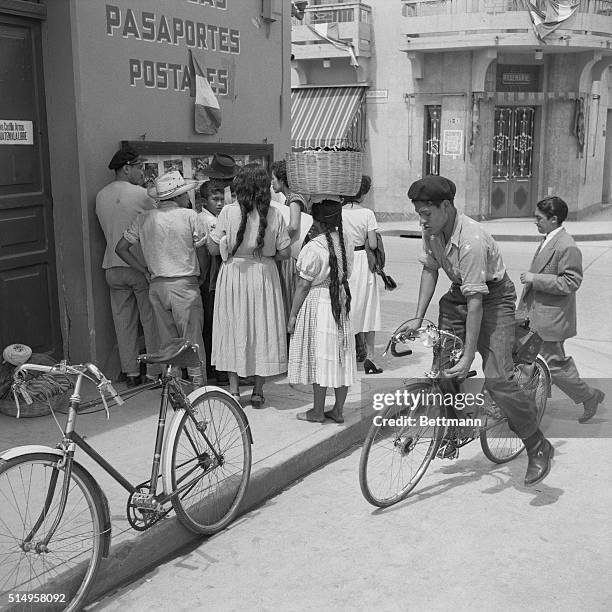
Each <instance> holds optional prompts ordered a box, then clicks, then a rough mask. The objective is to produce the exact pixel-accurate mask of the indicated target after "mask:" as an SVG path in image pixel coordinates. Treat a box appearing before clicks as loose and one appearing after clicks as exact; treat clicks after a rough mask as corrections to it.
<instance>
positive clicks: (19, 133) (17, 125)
mask: <svg viewBox="0 0 612 612" xmlns="http://www.w3.org/2000/svg"><path fill="white" fill-rule="evenodd" d="M31 144H34V125H33V123H32V122H31V121H22V120H21V119H0V145H31Z"/></svg>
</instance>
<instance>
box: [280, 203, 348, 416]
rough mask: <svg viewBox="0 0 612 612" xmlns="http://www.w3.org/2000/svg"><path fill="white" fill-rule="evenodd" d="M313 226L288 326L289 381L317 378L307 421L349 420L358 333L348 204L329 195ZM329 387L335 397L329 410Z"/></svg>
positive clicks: (301, 257) (299, 269) (301, 259)
mask: <svg viewBox="0 0 612 612" xmlns="http://www.w3.org/2000/svg"><path fill="white" fill-rule="evenodd" d="M312 218H313V223H312V226H313V230H314V231H315V232H318V233H317V235H316V236H315V237H314V238H313V239H312V240H310V241H309V242H308V243H307V244H306V245H305V246H304V248H303V249H302V250H301V251H300V255H299V257H298V260H297V264H296V265H297V272H298V275H299V278H298V281H297V287H296V291H295V296H294V298H293V304H292V306H291V313H290V316H289V322H288V325H287V329H288V331H289V333H291V334H292V339H291V344H290V348H289V382H290V383H292V384H305V385H308V384H312V386H313V391H314V407H313V408H312V409H311V410H308V411H306V412H302V413H299V414H298V415H297V418H298V419H300V420H302V421H310V422H314V423H323V422H324V420H325V417H327V418H330V419H332V420H334V421H336V422H337V423H342V422H344V417H343V415H342V411H343V408H344V402H345V401H346V396H347V393H348V388H349V386H350V385H352V384H353V382H354V381H355V374H356V370H357V364H356V362H355V338H354V335H353V330H352V327H351V322H350V319H349V313H350V309H351V292H350V289H349V284H348V278H349V276H350V272H351V267H352V263H353V251H352V249H351V248H349V247H348V246H347V245H346V244H345V240H344V235H343V233H342V204H341V203H340V202H336V201H334V200H323V201H322V202H317V203H315V204H313V207H312ZM327 387H333V388H334V392H335V400H336V401H335V403H334V407H333V409H332V410H330V411H328V412H325V394H326V391H327Z"/></svg>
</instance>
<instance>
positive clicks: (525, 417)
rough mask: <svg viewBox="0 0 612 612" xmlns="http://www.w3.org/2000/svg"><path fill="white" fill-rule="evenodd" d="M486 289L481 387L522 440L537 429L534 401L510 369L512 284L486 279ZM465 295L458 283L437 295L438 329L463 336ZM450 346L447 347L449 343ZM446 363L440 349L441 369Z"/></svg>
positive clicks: (480, 349)
mask: <svg viewBox="0 0 612 612" xmlns="http://www.w3.org/2000/svg"><path fill="white" fill-rule="evenodd" d="M487 285H488V288H489V293H488V294H487V295H484V296H483V299H482V323H481V325H480V335H479V336H478V343H477V350H478V352H479V353H480V355H481V357H482V366H483V370H484V376H485V389H486V390H487V391H488V392H489V394H490V395H491V398H492V399H493V401H494V402H495V403H496V404H497V406H498V407H499V408H500V410H501V411H502V413H503V414H504V415H505V416H506V417H507V418H508V424H509V425H510V428H511V429H512V431H514V432H515V433H516V434H517V435H518V436H519V437H520V438H521V439H522V440H525V439H526V438H528V437H529V436H531V435H532V434H534V433H535V432H536V431H537V429H538V424H537V420H536V415H537V409H536V405H535V401H534V399H533V398H530V397H529V395H527V394H526V393H525V392H524V391H523V390H522V389H521V388H520V387H519V385H518V383H517V381H516V378H515V376H514V371H513V362H512V346H513V344H514V318H515V317H514V310H515V309H514V304H515V302H516V292H515V290H514V284H513V283H512V281H511V280H510V279H509V278H508V276H506V277H505V278H504V279H502V280H501V281H497V282H492V283H487ZM466 318H467V299H466V298H465V296H464V295H463V294H462V293H461V290H460V288H459V286H458V285H452V286H451V288H450V290H449V291H448V293H446V294H445V295H443V296H442V297H441V298H440V316H439V321H438V325H439V327H440V329H444V330H447V331H452V332H453V333H454V334H456V335H457V336H459V337H460V338H462V339H465V322H466ZM449 348H450V347H449ZM448 367H450V362H449V355H448V353H447V352H446V351H443V352H442V357H441V369H443V370H444V369H446V368H448Z"/></svg>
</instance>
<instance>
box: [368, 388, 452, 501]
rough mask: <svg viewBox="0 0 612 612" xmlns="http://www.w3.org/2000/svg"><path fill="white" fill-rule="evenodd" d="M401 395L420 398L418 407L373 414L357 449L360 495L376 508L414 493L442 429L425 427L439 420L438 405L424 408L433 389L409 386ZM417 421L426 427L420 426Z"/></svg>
mask: <svg viewBox="0 0 612 612" xmlns="http://www.w3.org/2000/svg"><path fill="white" fill-rule="evenodd" d="M405 391H406V394H405V396H404V397H406V398H416V397H420V398H422V399H421V403H420V404H419V405H418V406H417V405H416V404H415V403H413V402H412V401H410V400H409V402H408V405H395V406H390V407H389V408H387V409H386V410H385V411H384V412H383V413H382V414H377V415H376V417H375V421H374V422H373V423H372V426H371V427H370V431H369V432H368V435H367V436H366V439H365V442H364V444H363V447H362V449H361V459H360V461H359V485H360V487H361V492H362V493H363V496H364V497H365V498H366V499H367V500H368V502H370V503H371V504H372V505H374V506H378V507H379V508H386V507H387V506H391V505H393V504H395V503H397V502H399V501H401V500H402V499H404V498H406V497H407V496H408V494H409V493H410V492H411V491H412V489H414V487H415V486H416V485H417V483H418V482H419V480H421V478H422V477H423V474H425V471H426V470H427V467H428V466H429V463H430V462H431V460H432V459H433V458H434V457H435V456H436V452H437V451H438V447H439V446H440V442H441V440H442V436H443V433H444V429H445V428H444V427H442V426H441V425H438V424H436V425H432V424H430V423H429V419H432V418H437V417H441V416H443V409H442V406H440V404H439V403H437V402H435V403H432V404H428V405H425V397H426V396H427V395H428V394H431V393H435V388H434V387H433V385H431V384H430V383H413V384H410V385H408V386H407V387H406V389H405ZM421 417H426V418H427V419H428V420H427V423H423V424H421ZM409 418H410V419H413V420H410V421H409V420H408V419H409Z"/></svg>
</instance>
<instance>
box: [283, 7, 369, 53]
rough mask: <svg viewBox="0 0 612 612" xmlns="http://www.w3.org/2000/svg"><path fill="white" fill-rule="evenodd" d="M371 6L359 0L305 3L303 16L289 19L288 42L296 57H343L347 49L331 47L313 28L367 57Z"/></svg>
mask: <svg viewBox="0 0 612 612" xmlns="http://www.w3.org/2000/svg"><path fill="white" fill-rule="evenodd" d="M371 24H372V8H371V7H370V6H369V5H368V4H364V3H363V2H361V1H360V0H353V1H352V2H333V3H332V2H330V3H328V4H319V5H315V6H311V5H309V6H307V7H306V10H305V12H304V18H303V19H302V20H301V21H300V20H298V19H297V18H295V17H294V18H293V19H292V28H291V41H292V43H293V46H292V53H293V55H294V57H295V59H297V60H300V59H316V58H318V57H343V56H344V55H346V52H345V51H343V50H341V49H340V50H339V49H337V48H334V46H333V45H332V44H331V43H328V42H326V41H325V40H324V39H322V38H321V37H320V36H317V34H315V33H314V32H313V31H312V28H316V29H317V31H319V32H321V33H322V34H325V35H327V36H330V37H331V38H334V39H337V40H341V41H343V42H345V43H350V44H351V45H352V47H353V51H354V52H355V55H357V56H363V57H369V56H370V53H371V48H370V43H371V40H372V25H371Z"/></svg>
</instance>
